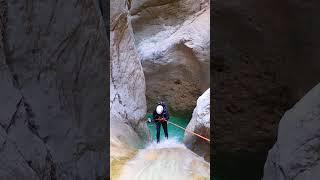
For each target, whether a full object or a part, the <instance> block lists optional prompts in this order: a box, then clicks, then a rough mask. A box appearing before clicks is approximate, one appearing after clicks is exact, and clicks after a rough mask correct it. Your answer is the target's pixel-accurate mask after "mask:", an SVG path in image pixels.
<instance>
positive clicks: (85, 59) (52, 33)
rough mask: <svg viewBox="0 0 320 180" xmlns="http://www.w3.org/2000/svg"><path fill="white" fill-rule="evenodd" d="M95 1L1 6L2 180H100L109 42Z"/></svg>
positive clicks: (105, 125) (0, 150) (0, 157)
mask: <svg viewBox="0 0 320 180" xmlns="http://www.w3.org/2000/svg"><path fill="white" fill-rule="evenodd" d="M95 2H96V1H77V0H70V1H51V0H45V1H32V2H30V3H25V2H22V1H4V0H2V1H0V20H1V21H0V31H1V33H0V34H1V35H0V40H1V41H0V83H1V88H0V91H1V93H0V107H1V109H0V179H102V178H103V177H105V176H106V174H105V173H106V172H105V171H106V164H105V161H106V157H105V155H104V150H105V148H106V147H105V144H106V136H107V129H106V128H107V114H106V108H107V106H106V97H107V93H106V92H107V88H106V87H107V81H106V67H107V59H108V54H107V51H106V49H107V48H108V46H107V35H106V29H105V26H104V22H103V19H102V16H101V11H100V8H99V5H98V4H96V3H95Z"/></svg>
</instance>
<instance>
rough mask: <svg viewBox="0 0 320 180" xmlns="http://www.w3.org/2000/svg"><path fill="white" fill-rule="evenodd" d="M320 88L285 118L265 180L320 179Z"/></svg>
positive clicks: (265, 173)
mask: <svg viewBox="0 0 320 180" xmlns="http://www.w3.org/2000/svg"><path fill="white" fill-rule="evenodd" d="M319 135H320V84H318V85H317V86H316V87H314V88H313V89H312V90H310V91H309V92H308V93H307V94H306V95H305V96H304V97H303V98H302V99H301V100H300V101H299V102H298V103H297V104H296V105H295V106H294V107H293V108H292V109H290V110H289V111H287V112H286V113H285V115H284V116H283V117H282V119H281V121H280V124H279V130H278V139H277V142H276V143H275V145H274V146H273V148H272V149H271V150H270V151H269V154H268V158H267V161H266V164H265V167H264V176H263V180H285V179H292V180H316V179H319V177H320V165H319V164H320V154H319V147H320V138H319Z"/></svg>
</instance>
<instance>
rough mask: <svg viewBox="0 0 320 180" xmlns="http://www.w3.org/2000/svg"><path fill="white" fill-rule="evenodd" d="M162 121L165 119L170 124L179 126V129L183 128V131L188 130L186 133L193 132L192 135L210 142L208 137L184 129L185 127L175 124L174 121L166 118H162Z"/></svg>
mask: <svg viewBox="0 0 320 180" xmlns="http://www.w3.org/2000/svg"><path fill="white" fill-rule="evenodd" d="M164 121H167V122H168V123H170V124H172V125H174V126H176V127H178V128H181V129H183V130H184V131H186V132H188V133H191V134H193V135H196V136H198V137H199V138H202V139H204V140H206V141H208V142H210V139H208V138H206V137H203V136H201V135H200V134H197V133H195V132H193V131H189V130H187V129H185V128H183V127H181V126H179V125H177V124H175V123H173V122H170V121H168V120H165V119H164Z"/></svg>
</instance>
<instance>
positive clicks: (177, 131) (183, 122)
mask: <svg viewBox="0 0 320 180" xmlns="http://www.w3.org/2000/svg"><path fill="white" fill-rule="evenodd" d="M147 118H151V119H152V114H147ZM169 121H170V122H173V123H175V124H177V125H179V126H182V127H184V128H186V127H187V125H188V123H189V121H190V120H189V119H184V118H180V117H174V116H170V119H169ZM148 128H149V130H150V134H151V138H152V140H153V141H156V140H157V130H156V124H155V123H148ZM168 135H169V138H175V139H176V140H177V141H178V142H182V141H183V137H184V130H183V129H181V128H178V127H176V126H174V125H172V124H170V123H168ZM163 138H164V131H163V128H162V126H161V129H160V141H161V140H163Z"/></svg>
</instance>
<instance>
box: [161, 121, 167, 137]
mask: <svg viewBox="0 0 320 180" xmlns="http://www.w3.org/2000/svg"><path fill="white" fill-rule="evenodd" d="M162 128H163V131H164V135H165V136H166V138H167V139H168V127H167V122H163V123H162Z"/></svg>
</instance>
